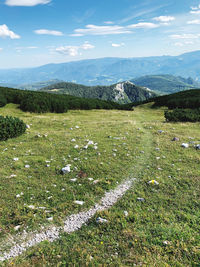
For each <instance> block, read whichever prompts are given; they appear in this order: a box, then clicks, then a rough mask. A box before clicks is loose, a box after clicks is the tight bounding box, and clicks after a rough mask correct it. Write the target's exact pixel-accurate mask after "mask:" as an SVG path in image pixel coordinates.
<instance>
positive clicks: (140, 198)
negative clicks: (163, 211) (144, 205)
mask: <svg viewBox="0 0 200 267" xmlns="http://www.w3.org/2000/svg"><path fill="white" fill-rule="evenodd" d="M137 201H139V202H145V199H144V198H142V197H138V198H137Z"/></svg>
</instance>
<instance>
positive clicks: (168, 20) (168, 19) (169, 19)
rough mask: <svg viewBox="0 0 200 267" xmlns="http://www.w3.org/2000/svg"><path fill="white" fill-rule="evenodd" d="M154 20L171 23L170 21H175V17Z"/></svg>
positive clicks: (160, 17) (162, 17)
mask: <svg viewBox="0 0 200 267" xmlns="http://www.w3.org/2000/svg"><path fill="white" fill-rule="evenodd" d="M153 20H155V21H159V22H170V21H173V20H175V17H172V16H159V17H155V18H153Z"/></svg>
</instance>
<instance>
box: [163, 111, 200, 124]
mask: <svg viewBox="0 0 200 267" xmlns="http://www.w3.org/2000/svg"><path fill="white" fill-rule="evenodd" d="M165 118H166V121H174V122H178V121H182V122H186V121H188V122H198V121H200V109H174V110H173V111H165Z"/></svg>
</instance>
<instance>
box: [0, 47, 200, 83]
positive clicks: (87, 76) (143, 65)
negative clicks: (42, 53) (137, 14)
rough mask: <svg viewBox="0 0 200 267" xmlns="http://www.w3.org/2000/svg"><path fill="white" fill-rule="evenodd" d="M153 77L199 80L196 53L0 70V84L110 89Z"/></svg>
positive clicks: (93, 60) (92, 60) (197, 52)
mask: <svg viewBox="0 0 200 267" xmlns="http://www.w3.org/2000/svg"><path fill="white" fill-rule="evenodd" d="M155 74H156V75H158V74H171V75H176V76H182V77H184V78H188V77H191V78H193V79H194V80H200V51H194V52H190V53H185V54H182V55H180V56H159V57H141V58H100V59H89V60H82V61H73V62H67V63H61V64H47V65H44V66H40V67H35V68H28V69H12V70H0V83H8V84H24V83H25V84H27V83H28V84H29V83H35V82H41V81H48V80H52V79H58V80H63V81H66V82H73V83H79V84H84V85H111V84H115V83H119V82H122V81H126V80H130V79H134V78H136V77H140V76H144V75H155Z"/></svg>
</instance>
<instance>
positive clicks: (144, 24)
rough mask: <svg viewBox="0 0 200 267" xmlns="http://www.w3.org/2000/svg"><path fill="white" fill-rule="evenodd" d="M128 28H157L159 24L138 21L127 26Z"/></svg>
mask: <svg viewBox="0 0 200 267" xmlns="http://www.w3.org/2000/svg"><path fill="white" fill-rule="evenodd" d="M127 27H128V28H131V29H135V28H142V29H153V28H158V27H159V25H158V24H155V23H151V22H139V23H137V24H131V25H128V26H127Z"/></svg>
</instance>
